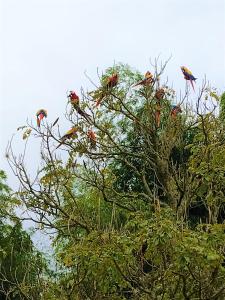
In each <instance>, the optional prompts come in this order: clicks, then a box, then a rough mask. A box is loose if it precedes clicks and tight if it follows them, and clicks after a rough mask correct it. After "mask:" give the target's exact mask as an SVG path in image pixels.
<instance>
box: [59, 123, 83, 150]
mask: <svg viewBox="0 0 225 300" xmlns="http://www.w3.org/2000/svg"><path fill="white" fill-rule="evenodd" d="M77 132H78V128H77V127H72V128H71V129H69V130H68V131H67V132H66V133H65V134H64V135H63V136H62V137H61V138H60V140H61V142H60V143H59V145H58V146H57V147H56V149H57V148H59V147H60V146H61V145H62V144H63V143H64V142H65V141H66V140H67V139H71V138H77Z"/></svg>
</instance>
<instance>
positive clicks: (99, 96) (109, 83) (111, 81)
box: [89, 73, 119, 107]
mask: <svg viewBox="0 0 225 300" xmlns="http://www.w3.org/2000/svg"><path fill="white" fill-rule="evenodd" d="M118 81H119V75H118V74H117V73H114V74H113V75H112V76H109V77H107V79H106V82H105V84H103V86H102V87H101V88H99V89H97V90H96V91H93V92H90V93H89V95H91V96H92V97H93V98H94V99H96V107H97V106H99V104H100V103H101V101H102V100H103V98H104V97H105V96H107V93H108V92H109V91H110V90H111V89H112V88H114V87H115V86H116V85H117V84H118Z"/></svg>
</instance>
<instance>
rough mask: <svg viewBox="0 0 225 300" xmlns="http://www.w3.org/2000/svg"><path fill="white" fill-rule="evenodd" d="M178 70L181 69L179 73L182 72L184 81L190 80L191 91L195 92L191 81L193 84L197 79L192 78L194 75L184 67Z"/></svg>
mask: <svg viewBox="0 0 225 300" xmlns="http://www.w3.org/2000/svg"><path fill="white" fill-rule="evenodd" d="M180 68H181V71H182V72H183V74H184V79H186V80H190V82H191V86H192V88H193V90H194V91H195V88H194V84H193V81H194V82H195V80H196V79H197V78H195V77H194V75H193V74H192V73H191V71H190V70H188V68H186V67H184V66H182V67H180Z"/></svg>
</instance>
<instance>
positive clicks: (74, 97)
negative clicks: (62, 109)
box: [68, 91, 90, 122]
mask: <svg viewBox="0 0 225 300" xmlns="http://www.w3.org/2000/svg"><path fill="white" fill-rule="evenodd" d="M68 98H69V99H70V103H71V104H72V106H73V107H74V109H75V110H76V111H77V112H78V114H80V115H81V116H82V117H84V118H85V119H86V120H87V121H88V122H89V121H90V119H89V118H90V115H89V114H87V113H86V112H84V111H83V110H82V109H81V108H80V106H79V101H80V99H79V97H78V96H77V94H76V93H75V92H74V91H70V93H69V95H68Z"/></svg>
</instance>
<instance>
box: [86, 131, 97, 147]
mask: <svg viewBox="0 0 225 300" xmlns="http://www.w3.org/2000/svg"><path fill="white" fill-rule="evenodd" d="M87 137H88V138H89V140H90V143H91V148H93V149H95V148H96V134H95V133H94V131H92V130H91V129H89V130H88V132H87Z"/></svg>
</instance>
